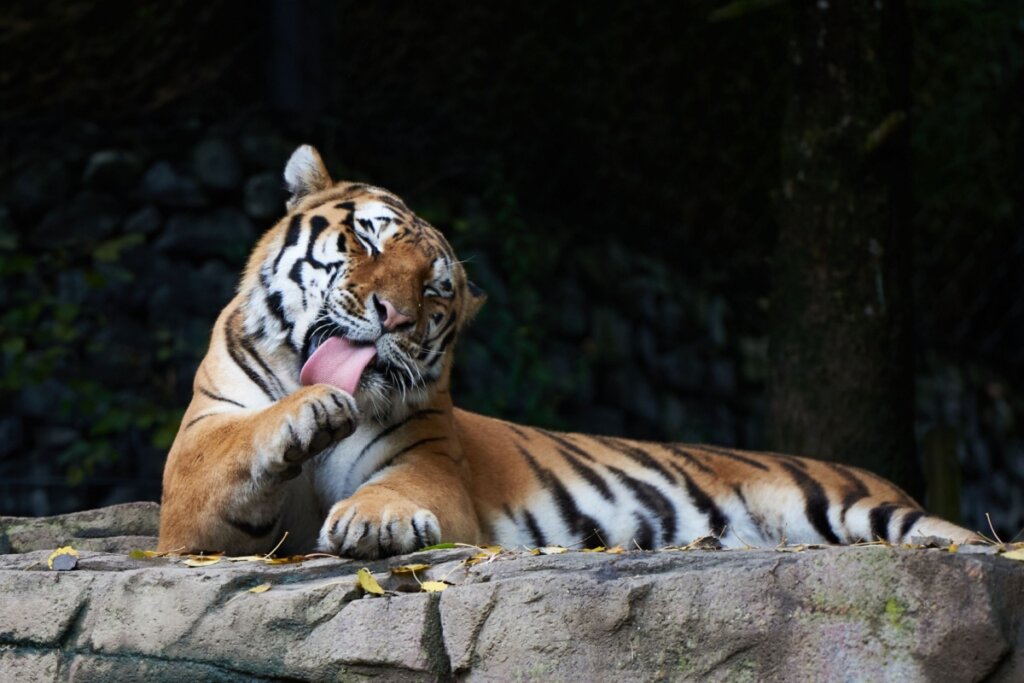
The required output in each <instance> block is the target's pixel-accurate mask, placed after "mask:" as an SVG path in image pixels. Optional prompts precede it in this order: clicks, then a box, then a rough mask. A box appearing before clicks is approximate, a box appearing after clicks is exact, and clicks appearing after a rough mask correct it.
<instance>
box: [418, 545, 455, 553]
mask: <svg viewBox="0 0 1024 683" xmlns="http://www.w3.org/2000/svg"><path fill="white" fill-rule="evenodd" d="M455 547H456V544H455V543H435V544H434V545H428V546H426V547H423V548H420V549H419V552H423V551H424V550H450V549H451V548H455Z"/></svg>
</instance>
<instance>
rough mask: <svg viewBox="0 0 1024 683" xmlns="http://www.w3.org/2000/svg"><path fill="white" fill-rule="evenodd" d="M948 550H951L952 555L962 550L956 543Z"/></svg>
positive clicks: (951, 544)
mask: <svg viewBox="0 0 1024 683" xmlns="http://www.w3.org/2000/svg"><path fill="white" fill-rule="evenodd" d="M947 550H949V552H951V553H955V552H956V551H957V550H960V546H958V545H957V544H956V543H950V544H949V548H947Z"/></svg>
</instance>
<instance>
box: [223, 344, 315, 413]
mask: <svg viewBox="0 0 1024 683" xmlns="http://www.w3.org/2000/svg"><path fill="white" fill-rule="evenodd" d="M239 343H240V344H241V345H242V348H243V349H245V351H246V352H247V353H248V354H249V355H250V356H252V357H253V359H254V360H255V361H256V363H257V364H258V365H259V366H260V369H261V370H263V372H264V373H266V374H267V375H269V376H270V378H271V379H273V380H274V384H276V385H277V389H278V391H279V392H280V393H279V394H278V396H284V395H285V394H287V393H288V392H287V391H286V390H285V388H284V384H283V383H282V382H281V379H280V378H279V377H278V376H277V373H275V372H274V371H273V369H271V367H270V366H269V365H267V362H266V361H265V360H263V356H262V355H261V354H260V352H259V351H257V350H256V347H255V346H253V345H252V342H250V341H249V340H248V339H246V338H244V337H243V338H242V339H241V340H240V341H239ZM314 405H315V404H314ZM314 410H315V408H314Z"/></svg>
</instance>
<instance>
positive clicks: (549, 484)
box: [515, 443, 608, 548]
mask: <svg viewBox="0 0 1024 683" xmlns="http://www.w3.org/2000/svg"><path fill="white" fill-rule="evenodd" d="M515 446H516V449H517V450H518V451H519V453H520V455H522V456H523V458H525V459H526V462H527V463H528V464H529V465H530V469H531V470H533V473H534V475H535V476H536V477H537V479H538V480H540V483H541V485H542V486H543V487H545V488H547V489H548V490H549V491H550V492H551V495H552V497H554V499H555V505H557V506H558V513H559V515H561V517H562V520H563V521H564V522H565V524H566V526H568V527H569V529H570V531H572V532H573V533H575V534H579V535H580V536H581V538H580V539H579V540H580V541H582V542H583V544H584V547H587V548H596V547H598V546H599V545H601V540H600V539H603V538H607V537H608V536H607V534H606V533H605V531H604V529H602V528H601V525H600V524H598V523H597V520H595V519H594V518H593V517H591V516H590V515H586V514H584V513H583V512H581V511H580V509H579V507H577V505H576V501H575V500H574V499H573V497H572V495H571V494H570V493H569V491H568V490H567V489H566V488H565V486H564V485H563V484H562V482H561V481H559V479H558V477H556V476H555V475H554V474H552V473H551V471H550V470H547V469H545V468H543V467H541V466H540V465H539V464H538V463H537V460H536V459H535V458H534V457H533V456H532V455H531V454H530V452H529V451H527V450H526V449H525V448H523V447H522V446H521V445H520V444H518V443H517V444H516V445H515ZM595 532H596V536H597V538H595ZM574 540H575V539H574Z"/></svg>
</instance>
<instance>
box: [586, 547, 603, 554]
mask: <svg viewBox="0 0 1024 683" xmlns="http://www.w3.org/2000/svg"><path fill="white" fill-rule="evenodd" d="M605 550H606V548H605V547H604V546H603V545H599V546H597V547H596V548H584V549H583V552H585V553H603V552H604V551H605Z"/></svg>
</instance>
